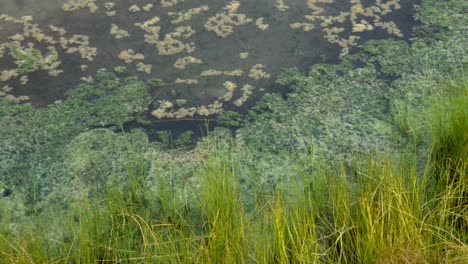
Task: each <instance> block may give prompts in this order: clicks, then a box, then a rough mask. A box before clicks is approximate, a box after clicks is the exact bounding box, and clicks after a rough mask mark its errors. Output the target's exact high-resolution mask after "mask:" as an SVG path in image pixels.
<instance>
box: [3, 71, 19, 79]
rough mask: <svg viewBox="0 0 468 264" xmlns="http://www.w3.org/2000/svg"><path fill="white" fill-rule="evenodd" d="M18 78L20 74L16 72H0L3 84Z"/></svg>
mask: <svg viewBox="0 0 468 264" xmlns="http://www.w3.org/2000/svg"><path fill="white" fill-rule="evenodd" d="M16 77H18V72H17V71H16V70H3V71H1V72H0V81H2V82H6V81H8V80H10V79H13V78H16Z"/></svg>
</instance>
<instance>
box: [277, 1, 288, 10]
mask: <svg viewBox="0 0 468 264" xmlns="http://www.w3.org/2000/svg"><path fill="white" fill-rule="evenodd" d="M275 7H276V8H277V9H278V11H280V12H284V11H286V10H288V9H289V6H287V5H286V4H285V3H284V0H276V4H275Z"/></svg>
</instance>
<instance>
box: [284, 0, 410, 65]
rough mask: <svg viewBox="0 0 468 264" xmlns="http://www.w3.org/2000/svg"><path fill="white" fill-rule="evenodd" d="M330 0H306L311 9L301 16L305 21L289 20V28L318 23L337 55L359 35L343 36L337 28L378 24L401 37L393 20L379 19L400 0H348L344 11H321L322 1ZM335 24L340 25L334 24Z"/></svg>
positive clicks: (361, 29) (357, 28)
mask: <svg viewBox="0 0 468 264" xmlns="http://www.w3.org/2000/svg"><path fill="white" fill-rule="evenodd" d="M333 2H334V0H307V6H308V7H309V9H310V10H311V13H310V14H309V15H306V16H305V19H306V20H308V21H309V23H305V22H297V23H292V24H291V25H290V27H291V28H292V29H299V28H302V29H304V30H305V31H308V30H311V29H313V27H314V26H315V25H314V24H313V23H316V24H318V25H320V27H322V30H323V31H324V32H325V34H326V35H325V39H327V40H328V41H329V42H330V43H332V44H337V45H338V46H340V48H341V53H340V56H344V55H346V54H348V52H349V50H350V48H351V47H353V46H356V45H357V42H356V40H358V39H359V36H355V35H348V36H345V37H344V36H340V35H338V34H339V33H341V32H346V31H347V32H346V33H350V32H351V33H361V32H365V31H372V30H374V29H375V28H382V29H384V30H386V31H387V32H388V33H389V34H391V35H395V36H397V37H403V34H402V33H401V31H400V29H398V27H397V26H396V24H395V23H394V22H393V21H387V22H384V21H382V16H383V15H386V14H388V13H390V12H392V11H394V10H398V9H400V8H401V6H400V4H399V2H400V0H390V1H386V2H383V1H382V0H376V1H375V3H373V4H369V6H366V7H364V6H363V4H362V2H361V0H350V1H349V3H350V4H351V5H350V7H349V9H348V11H345V12H340V13H339V14H337V15H325V14H326V11H327V9H326V5H327V4H332V3H333ZM348 21H349V23H350V24H351V28H349V29H348V26H347V25H346V24H345V22H348ZM337 24H342V25H340V26H337ZM345 27H346V30H345ZM336 29H340V31H339V32H338V31H337V30H336ZM341 29H343V30H341Z"/></svg>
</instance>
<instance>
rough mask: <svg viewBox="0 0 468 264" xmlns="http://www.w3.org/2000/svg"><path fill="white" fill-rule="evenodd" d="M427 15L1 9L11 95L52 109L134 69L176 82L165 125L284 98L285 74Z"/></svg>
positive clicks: (388, 9)
mask: <svg viewBox="0 0 468 264" xmlns="http://www.w3.org/2000/svg"><path fill="white" fill-rule="evenodd" d="M415 3H416V1H414V0H390V1H385V0H374V1H372V0H243V1H220V0H204V1H199V0H161V1H149V0H135V1H118V0H116V1H110V0H105V1H104V0H103V1H101V0H41V1H37V0H1V3H0V13H2V14H1V16H0V74H1V75H0V89H2V90H0V95H2V96H9V98H10V99H13V100H16V101H18V102H20V103H31V104H33V105H35V106H45V105H48V104H50V103H53V102H54V101H56V100H60V99H63V98H64V95H65V93H66V91H68V90H69V89H72V88H73V87H74V86H76V85H78V84H79V83H80V82H83V81H92V76H93V75H94V73H95V72H96V71H97V70H98V69H101V68H107V69H115V70H117V71H120V70H123V69H124V68H123V67H125V71H126V72H128V74H130V75H137V76H139V77H140V78H142V79H156V78H157V79H161V80H163V81H164V83H165V84H164V86H163V87H162V88H161V89H160V90H158V91H157V93H158V94H157V100H156V101H157V102H159V105H158V104H155V106H153V108H152V109H149V113H152V115H153V116H155V117H156V118H159V119H167V118H169V119H172V118H186V117H193V116H209V115H211V114H216V113H219V112H221V111H223V110H227V109H229V110H240V109H242V108H243V107H246V106H248V105H251V104H252V103H253V102H255V99H256V98H259V97H260V96H261V95H263V94H264V93H266V92H270V91H277V90H278V89H279V87H278V86H277V85H276V84H275V79H276V76H277V75H278V74H279V73H280V71H281V70H282V69H284V68H290V67H297V68H299V69H301V70H306V69H307V67H309V66H311V65H313V64H316V63H322V62H326V63H334V62H337V61H338V60H339V58H340V56H343V55H345V54H347V53H349V52H353V51H354V48H355V47H356V46H357V45H359V44H361V43H363V42H365V41H366V40H369V39H382V38H395V39H407V38H409V37H410V35H411V32H410V29H411V27H412V26H413V24H414V20H413V18H412V14H413V5H414V4H415ZM171 94H172V95H174V94H178V95H179V96H178V98H177V99H175V98H174V96H171ZM176 100H178V101H177V102H176Z"/></svg>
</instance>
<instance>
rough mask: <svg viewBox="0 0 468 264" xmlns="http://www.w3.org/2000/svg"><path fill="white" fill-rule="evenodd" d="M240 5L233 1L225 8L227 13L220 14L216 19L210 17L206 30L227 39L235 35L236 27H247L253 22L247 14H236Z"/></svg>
mask: <svg viewBox="0 0 468 264" xmlns="http://www.w3.org/2000/svg"><path fill="white" fill-rule="evenodd" d="M239 6H240V3H239V2H238V1H232V2H231V3H230V4H228V5H226V7H224V10H225V12H222V13H218V14H216V15H215V16H214V17H210V18H209V19H208V21H206V23H205V28H206V29H207V30H208V31H213V32H215V33H216V35H218V36H220V37H222V38H225V37H227V36H229V35H231V34H232V33H234V28H235V27H236V26H241V25H245V24H247V23H250V22H252V19H251V18H248V17H247V16H246V15H245V14H239V13H236V11H237V9H238V8H239Z"/></svg>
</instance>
